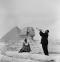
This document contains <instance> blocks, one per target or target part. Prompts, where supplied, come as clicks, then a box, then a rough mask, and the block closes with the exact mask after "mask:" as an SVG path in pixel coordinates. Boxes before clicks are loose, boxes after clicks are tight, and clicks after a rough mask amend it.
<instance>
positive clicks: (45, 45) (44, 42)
mask: <svg viewBox="0 0 60 62" xmlns="http://www.w3.org/2000/svg"><path fill="white" fill-rule="evenodd" d="M39 31H40V32H39V34H40V36H41V44H42V48H43V51H44V54H45V55H49V53H48V33H49V30H45V32H44V33H43V32H42V30H39Z"/></svg>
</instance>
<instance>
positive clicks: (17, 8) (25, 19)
mask: <svg viewBox="0 0 60 62" xmlns="http://www.w3.org/2000/svg"><path fill="white" fill-rule="evenodd" d="M14 26H19V27H20V28H22V27H25V26H34V27H39V28H43V29H49V30H50V37H51V38H54V39H60V28H59V27H60V1H59V0H0V38H1V37H2V36H3V35H5V34H6V33H7V32H8V31H9V30H10V29H11V28H13V27H14Z"/></svg>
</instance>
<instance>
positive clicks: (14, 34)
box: [0, 26, 21, 43]
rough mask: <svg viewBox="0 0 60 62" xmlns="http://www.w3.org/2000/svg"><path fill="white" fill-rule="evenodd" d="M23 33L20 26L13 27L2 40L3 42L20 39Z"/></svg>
mask: <svg viewBox="0 0 60 62" xmlns="http://www.w3.org/2000/svg"><path fill="white" fill-rule="evenodd" d="M20 33H21V29H20V28H18V27H17V26H16V27H14V28H12V29H11V30H10V31H9V32H8V33H7V34H5V35H4V36H3V37H2V38H1V39H0V41H2V42H8V43H9V42H11V41H12V42H13V41H18V40H19V39H20V36H19V34H20Z"/></svg>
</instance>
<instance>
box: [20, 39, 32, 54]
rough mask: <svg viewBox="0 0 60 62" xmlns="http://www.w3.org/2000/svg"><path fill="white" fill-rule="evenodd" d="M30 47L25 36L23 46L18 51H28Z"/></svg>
mask: <svg viewBox="0 0 60 62" xmlns="http://www.w3.org/2000/svg"><path fill="white" fill-rule="evenodd" d="M30 51H31V48H30V44H29V43H28V42H27V39H26V38H25V40H24V42H23V47H22V48H21V50H20V51H19V53H20V52H30Z"/></svg>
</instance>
